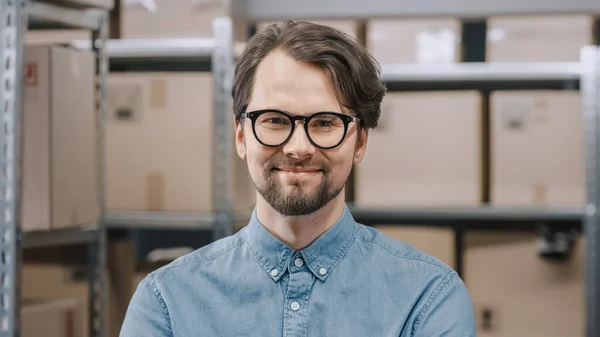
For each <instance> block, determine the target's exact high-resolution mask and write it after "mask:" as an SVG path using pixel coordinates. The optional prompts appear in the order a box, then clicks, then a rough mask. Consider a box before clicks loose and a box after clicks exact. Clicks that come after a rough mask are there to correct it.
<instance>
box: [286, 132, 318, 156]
mask: <svg viewBox="0 0 600 337" xmlns="http://www.w3.org/2000/svg"><path fill="white" fill-rule="evenodd" d="M315 151H316V148H315V147H314V145H313V144H312V143H311V142H310V140H309V139H308V135H307V134H306V131H305V130H304V124H302V123H297V124H296V128H295V129H294V133H293V134H292V137H291V138H290V140H289V141H288V142H287V143H286V144H285V145H284V146H283V153H285V154H286V155H287V156H290V157H293V158H295V159H297V160H304V159H308V158H311V157H312V156H313V155H314V154H315Z"/></svg>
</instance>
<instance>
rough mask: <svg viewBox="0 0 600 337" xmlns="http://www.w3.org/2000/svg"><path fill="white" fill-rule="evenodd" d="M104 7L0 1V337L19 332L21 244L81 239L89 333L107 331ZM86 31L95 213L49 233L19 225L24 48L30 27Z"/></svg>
mask: <svg viewBox="0 0 600 337" xmlns="http://www.w3.org/2000/svg"><path fill="white" fill-rule="evenodd" d="M108 17H109V16H108V11H105V10H93V9H90V10H83V9H72V8H63V7H61V6H57V5H53V4H48V3H41V2H37V1H33V0H27V1H26V0H3V1H1V2H0V43H1V46H0V85H1V88H2V89H1V90H0V124H1V125H0V130H1V131H0V255H1V259H0V279H1V280H2V282H1V284H0V337H18V336H20V334H21V315H20V312H21V267H22V263H23V261H22V256H23V249H26V248H37V247H48V246H65V245H80V244H85V245H88V247H89V256H88V266H89V280H90V303H89V309H90V317H91V319H90V327H89V329H90V336H92V337H103V336H105V335H106V334H105V324H104V322H105V316H106V315H105V307H106V304H105V292H106V291H105V288H106V285H105V276H104V274H105V273H104V270H105V266H106V227H105V224H104V220H103V214H104V186H105V184H104V166H103V163H104V157H103V143H104V106H105V96H106V94H105V92H106V75H107V71H108V62H107V57H106V53H105V41H106V40H107V38H108ZM49 27H53V28H57V27H58V28H75V29H88V30H91V31H92V35H93V41H96V42H95V43H94V45H93V46H91V47H92V49H93V51H94V52H95V55H96V75H97V76H96V85H95V86H96V127H97V131H98V132H97V134H98V139H97V146H98V156H99V165H100V167H99V168H98V177H97V178H98V181H97V183H98V185H99V188H98V200H99V205H98V206H99V215H98V221H97V223H96V224H91V225H89V226H82V227H81V228H72V229H65V230H52V231H49V232H23V231H22V229H21V224H20V219H21V205H20V203H21V193H22V190H21V179H22V178H21V164H22V163H21V156H22V155H21V151H22V148H21V143H22V139H21V138H22V134H21V124H22V112H23V99H24V81H23V80H22V79H23V76H24V72H23V53H24V47H23V44H24V36H25V34H26V32H27V30H28V29H35V28H49Z"/></svg>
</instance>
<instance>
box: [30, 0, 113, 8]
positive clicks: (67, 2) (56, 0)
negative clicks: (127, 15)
mask: <svg viewBox="0 0 600 337" xmlns="http://www.w3.org/2000/svg"><path fill="white" fill-rule="evenodd" d="M41 1H43V2H49V3H53V4H57V5H61V6H67V7H75V8H101V9H113V8H114V7H115V0H41Z"/></svg>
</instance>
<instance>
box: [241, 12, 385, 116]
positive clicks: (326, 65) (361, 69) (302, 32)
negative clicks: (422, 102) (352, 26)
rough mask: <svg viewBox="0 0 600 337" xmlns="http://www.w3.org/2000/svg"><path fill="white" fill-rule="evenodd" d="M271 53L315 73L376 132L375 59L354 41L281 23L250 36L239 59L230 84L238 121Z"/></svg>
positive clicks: (323, 29)
mask: <svg viewBox="0 0 600 337" xmlns="http://www.w3.org/2000/svg"><path fill="white" fill-rule="evenodd" d="M275 49H280V50H282V51H284V52H286V53H287V54H288V55H290V56H291V57H293V58H294V59H295V60H297V61H299V62H305V63H307V64H312V65H314V66H317V67H319V68H320V69H322V70H323V71H325V73H326V74H327V76H328V77H329V79H330V80H331V83H332V84H333V85H334V91H335V94H336V96H337V99H338V101H339V102H340V105H341V106H342V107H344V108H345V109H346V110H347V111H349V112H352V113H354V114H356V116H357V117H359V118H360V119H361V125H362V127H365V128H374V127H375V126H377V121H378V120H379V115H380V112H381V108H380V106H381V100H382V99H383V96H384V94H385V86H384V85H383V83H382V82H381V80H380V77H379V75H380V68H379V64H378V63H377V61H375V59H374V58H373V57H372V56H371V55H370V54H369V53H368V52H367V50H366V49H365V48H363V47H362V46H361V45H359V44H358V43H357V42H356V41H355V40H354V39H353V38H351V37H349V36H348V35H346V34H344V33H343V32H341V31H338V30H336V29H334V28H332V27H328V26H323V25H318V24H314V23H310V22H306V21H294V20H289V19H288V20H283V21H280V22H277V23H274V24H272V25H270V26H268V27H267V28H265V29H264V30H262V31H260V32H259V33H258V34H256V35H254V36H253V37H252V38H251V39H250V41H249V42H248V45H247V46H246V49H245V50H244V52H243V53H242V55H241V56H240V59H239V61H238V63H237V65H236V68H235V79H234V83H233V91H232V96H233V109H234V113H235V118H236V119H238V120H239V118H240V116H241V114H242V113H243V112H244V110H245V109H246V106H247V105H248V101H249V100H250V95H251V94H252V86H253V84H254V77H255V73H256V69H257V67H258V65H259V63H260V62H261V61H262V60H263V58H264V57H265V56H267V54H269V53H270V52H271V51H273V50H275Z"/></svg>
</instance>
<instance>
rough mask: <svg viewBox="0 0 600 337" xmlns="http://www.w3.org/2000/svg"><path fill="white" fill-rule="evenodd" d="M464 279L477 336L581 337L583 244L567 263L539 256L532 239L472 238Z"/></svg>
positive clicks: (509, 236) (507, 236)
mask: <svg viewBox="0 0 600 337" xmlns="http://www.w3.org/2000/svg"><path fill="white" fill-rule="evenodd" d="M466 243H467V245H468V246H469V249H468V250H467V251H466V252H465V270H464V275H463V277H464V278H465V282H466V285H467V288H468V290H469V294H470V295H471V298H472V300H473V306H474V309H475V318H476V327H477V336H481V337H511V336H548V337H564V336H584V335H585V291H584V279H585V274H584V271H585V263H584V258H585V241H584V240H583V239H580V240H579V242H577V245H576V247H575V249H574V252H573V255H572V257H571V259H570V260H569V261H563V262H551V261H546V260H543V259H541V258H540V257H538V251H537V245H536V243H537V241H536V237H535V235H528V234H522V233H506V232H500V233H487V234H481V233H478V234H470V235H468V236H467V240H466Z"/></svg>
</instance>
